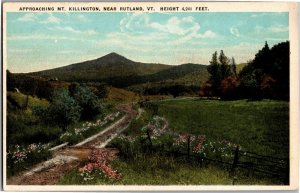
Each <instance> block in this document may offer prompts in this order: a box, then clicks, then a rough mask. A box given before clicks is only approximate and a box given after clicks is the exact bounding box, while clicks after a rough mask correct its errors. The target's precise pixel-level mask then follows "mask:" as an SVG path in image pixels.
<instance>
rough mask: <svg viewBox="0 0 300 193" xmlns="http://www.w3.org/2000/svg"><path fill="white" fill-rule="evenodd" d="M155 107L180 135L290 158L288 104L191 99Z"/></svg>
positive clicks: (282, 102)
mask: <svg viewBox="0 0 300 193" xmlns="http://www.w3.org/2000/svg"><path fill="white" fill-rule="evenodd" d="M153 103H155V104H157V105H158V114H159V115H160V116H163V117H165V118H166V119H167V120H168V121H169V123H170V127H171V128H172V129H173V130H175V131H177V132H181V133H191V134H203V135H206V138H207V139H210V140H220V141H222V140H229V141H231V142H232V143H235V144H239V145H241V146H242V148H243V150H245V151H251V152H256V153H258V154H261V155H271V156H275V157H281V158H288V156H289V103H288V102H285V101H273V100H263V101H247V100H238V101H215V100H199V99H188V100H169V101H156V102H153Z"/></svg>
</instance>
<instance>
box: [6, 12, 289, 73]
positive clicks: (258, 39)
mask: <svg viewBox="0 0 300 193" xmlns="http://www.w3.org/2000/svg"><path fill="white" fill-rule="evenodd" d="M288 21H289V18H288V13H286V12H268V13H267V12H263V13H256V12H255V13H254V12H246V13H245V12H243V13H237V12H235V13H221V12H215V13H213V12H201V13H170V14H166V13H164V14H162V13H121V12H119V13H107V12H106V13H95V12H93V13H78V12H77V13H17V12H12V13H8V14H7V53H8V56H7V58H8V60H7V61H8V69H9V70H11V71H12V72H29V71H38V70H44V69H50V68H55V67H59V66H65V65H68V64H72V63H76V62H81V61H85V60H91V59H96V58H99V57H101V56H103V55H106V54H108V53H110V52H116V53H119V54H121V55H123V56H125V57H127V58H129V59H131V60H134V61H140V62H155V63H164V64H171V65H178V64H183V63H199V64H208V63H209V60H210V59H211V55H212V53H213V52H214V51H220V50H221V49H222V50H224V52H225V54H226V55H227V56H228V57H234V58H235V60H236V62H237V63H242V62H247V61H248V60H250V59H253V58H254V55H255V53H256V52H257V51H258V50H259V49H260V48H262V46H263V45H264V43H265V41H268V43H269V45H270V46H272V45H274V44H277V43H279V42H282V41H286V40H288V39H289V30H288V26H289V24H288Z"/></svg>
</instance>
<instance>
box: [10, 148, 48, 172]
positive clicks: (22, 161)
mask: <svg viewBox="0 0 300 193" xmlns="http://www.w3.org/2000/svg"><path fill="white" fill-rule="evenodd" d="M49 148H50V145H49V144H41V143H38V144H35V143H33V144H30V145H27V146H20V145H18V144H17V145H14V146H11V147H9V148H8V151H7V169H8V174H9V175H10V174H15V173H16V172H19V171H21V170H23V169H25V168H26V167H29V166H31V165H33V164H35V163H38V162H39V161H42V160H45V159H47V158H48V157H50V156H51V153H50V151H49Z"/></svg>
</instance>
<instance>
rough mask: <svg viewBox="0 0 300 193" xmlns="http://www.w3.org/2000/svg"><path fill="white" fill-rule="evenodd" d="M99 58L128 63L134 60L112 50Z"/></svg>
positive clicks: (107, 61) (106, 61)
mask: <svg viewBox="0 0 300 193" xmlns="http://www.w3.org/2000/svg"><path fill="white" fill-rule="evenodd" d="M97 60H101V61H102V62H105V63H116V62H118V63H126V62H132V61H131V60H129V59H127V58H125V57H124V56H121V55H120V54H117V53H115V52H111V53H109V54H107V55H105V56H102V57H101V58H98V59H97Z"/></svg>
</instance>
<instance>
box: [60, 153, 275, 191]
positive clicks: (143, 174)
mask: <svg viewBox="0 0 300 193" xmlns="http://www.w3.org/2000/svg"><path fill="white" fill-rule="evenodd" d="M112 165H113V167H114V168H115V169H117V170H118V171H119V172H120V173H121V176H122V177H121V179H120V180H107V179H103V178H95V179H93V180H91V181H84V180H83V178H82V177H81V176H80V174H79V172H78V169H75V170H73V171H71V172H70V173H69V174H67V175H65V176H63V177H62V178H61V180H60V182H59V184H61V185H72V184H100V185H104V184H114V185H216V184H217V185H232V181H233V179H232V177H229V173H228V171H226V170H225V169H223V168H218V167H216V166H212V165H210V166H208V167H200V166H199V165H193V164H187V163H183V162H178V161H176V160H174V159H173V158H170V157H164V156H156V155H147V156H145V157H140V158H138V159H135V160H116V161H114V162H113V163H112ZM235 184H236V185H238V184H246V185H272V184H276V182H275V181H271V180H266V179H257V178H250V177H245V176H239V177H238V179H237V181H236V182H235Z"/></svg>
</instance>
